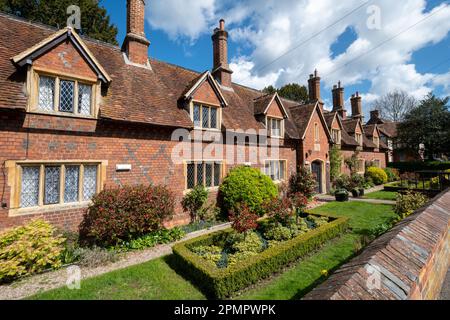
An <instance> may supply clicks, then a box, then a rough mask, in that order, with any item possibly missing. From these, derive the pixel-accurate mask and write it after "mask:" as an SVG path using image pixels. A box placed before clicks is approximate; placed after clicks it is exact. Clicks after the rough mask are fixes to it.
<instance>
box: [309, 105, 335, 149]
mask: <svg viewBox="0 0 450 320" xmlns="http://www.w3.org/2000/svg"><path fill="white" fill-rule="evenodd" d="M316 124H317V125H318V127H319V137H320V142H323V141H329V132H328V128H327V127H326V125H325V123H324V122H323V121H322V119H321V116H320V114H319V112H318V108H315V109H314V112H313V113H312V115H311V119H310V121H309V124H308V128H307V129H306V132H305V141H307V142H309V143H314V140H315V127H316ZM307 144H308V143H307Z"/></svg>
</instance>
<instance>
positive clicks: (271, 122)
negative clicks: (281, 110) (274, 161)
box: [266, 117, 284, 138]
mask: <svg viewBox="0 0 450 320" xmlns="http://www.w3.org/2000/svg"><path fill="white" fill-rule="evenodd" d="M266 121H267V131H268V134H269V136H270V137H272V138H283V137H284V119H278V118H270V117H267V119H266Z"/></svg>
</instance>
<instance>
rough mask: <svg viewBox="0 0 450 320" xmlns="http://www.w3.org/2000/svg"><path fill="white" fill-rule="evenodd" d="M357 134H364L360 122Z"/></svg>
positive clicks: (356, 129)
mask: <svg viewBox="0 0 450 320" xmlns="http://www.w3.org/2000/svg"><path fill="white" fill-rule="evenodd" d="M355 133H358V134H362V133H363V130H362V128H361V124H360V123H359V122H358V124H357V125H356V128H355Z"/></svg>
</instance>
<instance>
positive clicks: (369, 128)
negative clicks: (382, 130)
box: [364, 124, 376, 137]
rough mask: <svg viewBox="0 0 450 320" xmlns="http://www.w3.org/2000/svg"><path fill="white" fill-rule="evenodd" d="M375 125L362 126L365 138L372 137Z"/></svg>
mask: <svg viewBox="0 0 450 320" xmlns="http://www.w3.org/2000/svg"><path fill="white" fill-rule="evenodd" d="M375 126H376V125H375V124H369V125H366V126H364V132H365V134H366V136H367V137H372V136H373V132H374V131H375Z"/></svg>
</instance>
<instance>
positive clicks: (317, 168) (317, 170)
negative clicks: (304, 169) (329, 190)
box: [311, 160, 324, 194]
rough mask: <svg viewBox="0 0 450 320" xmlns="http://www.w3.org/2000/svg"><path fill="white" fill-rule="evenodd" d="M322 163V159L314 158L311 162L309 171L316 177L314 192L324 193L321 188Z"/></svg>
mask: <svg viewBox="0 0 450 320" xmlns="http://www.w3.org/2000/svg"><path fill="white" fill-rule="evenodd" d="M322 167H323V163H322V161H319V160H316V161H314V162H313V163H312V164H311V172H312V174H313V176H314V177H315V179H316V182H317V188H316V192H317V193H318V194H322V193H324V190H323V168H322Z"/></svg>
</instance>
